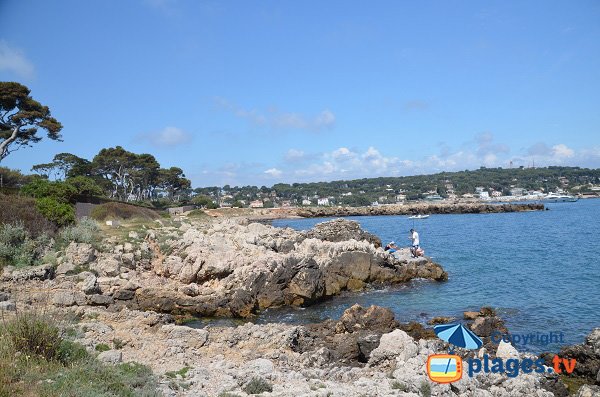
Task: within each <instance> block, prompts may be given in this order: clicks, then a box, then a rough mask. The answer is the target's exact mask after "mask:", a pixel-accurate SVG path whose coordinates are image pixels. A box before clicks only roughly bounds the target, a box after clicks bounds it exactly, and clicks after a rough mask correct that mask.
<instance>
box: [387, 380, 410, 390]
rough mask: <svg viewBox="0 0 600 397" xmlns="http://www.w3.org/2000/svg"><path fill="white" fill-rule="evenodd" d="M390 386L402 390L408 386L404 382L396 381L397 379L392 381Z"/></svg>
mask: <svg viewBox="0 0 600 397" xmlns="http://www.w3.org/2000/svg"><path fill="white" fill-rule="evenodd" d="M390 387H391V388H392V389H394V390H400V391H403V392H406V391H408V386H407V385H406V383H402V382H398V381H397V380H395V381H393V382H392V384H391V386H390Z"/></svg>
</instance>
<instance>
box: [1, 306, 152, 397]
mask: <svg viewBox="0 0 600 397" xmlns="http://www.w3.org/2000/svg"><path fill="white" fill-rule="evenodd" d="M157 389H158V387H157V381H156V378H155V377H154V376H153V375H152V372H151V370H150V369H149V368H148V367H146V366H144V365H141V364H138V363H126V364H120V365H115V366H113V365H104V364H102V363H101V362H99V361H98V360H97V359H96V358H95V357H93V356H91V355H89V354H88V353H87V351H86V350H85V348H84V347H83V346H82V345H80V344H78V343H75V342H72V341H69V340H66V339H63V338H62V337H61V333H60V330H59V327H58V325H57V324H56V323H55V322H54V321H53V320H52V319H51V318H49V317H46V316H43V315H37V314H34V313H28V314H21V313H19V314H18V315H17V316H16V317H15V318H14V319H11V320H7V321H4V322H3V323H0V397H9V396H10V397H13V396H45V397H59V396H60V397H62V396H89V397H92V396H94V397H100V396H106V397H108V396H111V397H134V396H140V397H142V396H143V397H154V396H156V397H159V396H161V393H160V392H159V391H157Z"/></svg>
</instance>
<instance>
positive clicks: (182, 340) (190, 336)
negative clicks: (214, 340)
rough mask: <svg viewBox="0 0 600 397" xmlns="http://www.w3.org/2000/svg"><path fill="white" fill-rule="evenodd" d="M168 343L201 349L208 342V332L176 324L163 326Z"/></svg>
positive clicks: (161, 330)
mask: <svg viewBox="0 0 600 397" xmlns="http://www.w3.org/2000/svg"><path fill="white" fill-rule="evenodd" d="M160 332H162V333H163V334H164V335H165V336H166V338H167V339H168V343H169V344H171V345H183V346H187V347H192V348H196V349H199V348H201V347H202V346H204V344H205V343H206V342H207V341H208V331H206V330H204V329H196V328H191V327H185V326H180V325H175V324H167V325H163V326H162V327H161V328H160Z"/></svg>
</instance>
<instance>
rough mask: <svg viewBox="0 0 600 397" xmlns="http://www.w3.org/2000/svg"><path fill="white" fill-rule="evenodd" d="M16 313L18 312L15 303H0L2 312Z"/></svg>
mask: <svg viewBox="0 0 600 397" xmlns="http://www.w3.org/2000/svg"><path fill="white" fill-rule="evenodd" d="M3 311H7V312H15V311H17V305H16V304H15V302H13V301H2V302H0V312H3Z"/></svg>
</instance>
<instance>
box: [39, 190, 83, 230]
mask: <svg viewBox="0 0 600 397" xmlns="http://www.w3.org/2000/svg"><path fill="white" fill-rule="evenodd" d="M36 207H37V209H38V211H39V212H40V213H41V214H42V215H44V216H45V217H46V218H48V220H50V221H51V222H54V223H56V224H57V225H59V226H65V225H69V224H71V223H73V222H75V208H74V207H73V206H72V205H71V204H69V203H64V202H61V201H58V200H57V199H55V198H54V197H42V198H39V199H37V200H36Z"/></svg>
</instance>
